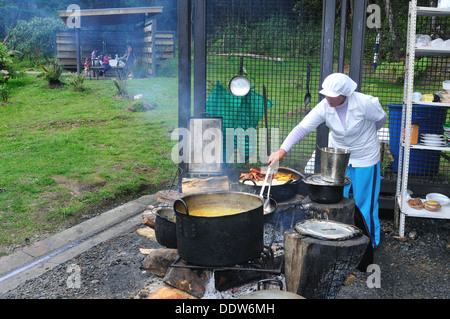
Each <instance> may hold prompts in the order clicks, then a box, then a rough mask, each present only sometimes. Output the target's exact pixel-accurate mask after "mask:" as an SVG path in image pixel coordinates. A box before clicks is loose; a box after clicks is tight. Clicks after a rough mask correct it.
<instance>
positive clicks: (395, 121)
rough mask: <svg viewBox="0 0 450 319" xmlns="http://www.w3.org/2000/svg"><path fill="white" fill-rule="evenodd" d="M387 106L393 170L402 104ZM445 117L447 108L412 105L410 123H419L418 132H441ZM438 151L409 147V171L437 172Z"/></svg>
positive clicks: (427, 173) (425, 173) (395, 167)
mask: <svg viewBox="0 0 450 319" xmlns="http://www.w3.org/2000/svg"><path fill="white" fill-rule="evenodd" d="M387 106H388V107H389V148H390V150H391V153H392V155H393V156H394V164H393V165H394V167H393V168H394V171H395V172H397V171H398V156H399V148H400V136H401V134H400V128H401V120H402V107H403V105H402V104H388V105H387ZM446 118H447V109H446V108H444V107H438V106H432V105H420V106H413V110H412V119H411V123H412V124H418V125H419V138H420V134H427V133H428V134H442V125H443V124H445V121H446ZM440 156H441V152H440V151H430V150H419V149H411V152H410V158H409V173H410V174H416V175H432V174H436V173H437V172H439V162H440Z"/></svg>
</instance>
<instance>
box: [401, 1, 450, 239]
mask: <svg viewBox="0 0 450 319" xmlns="http://www.w3.org/2000/svg"><path fill="white" fill-rule="evenodd" d="M420 16H427V17H450V9H439V8H429V7H418V6H417V0H411V1H410V3H409V19H408V39H407V45H406V52H407V53H406V74H405V84H404V92H403V110H402V121H401V123H402V124H401V139H400V141H403V142H401V143H400V150H399V163H398V165H399V166H398V172H399V174H398V179H397V190H396V206H395V218H396V220H398V218H399V222H400V223H399V235H400V236H402V237H403V236H404V232H405V222H406V217H421V218H441V219H449V218H450V205H445V206H442V207H441V209H440V210H438V211H436V212H430V211H428V210H425V209H421V210H417V209H414V208H411V207H410V206H409V205H408V203H407V200H408V198H407V196H402V195H401V194H406V193H407V189H408V173H409V161H410V151H411V149H420V150H436V151H444V152H450V147H448V146H445V147H437V146H436V147H434V146H425V145H420V144H417V145H415V144H414V145H411V126H412V125H411V124H412V112H413V106H414V105H427V106H429V105H433V106H436V107H439V108H442V107H444V108H450V103H437V102H413V101H412V93H413V87H414V61H415V57H416V55H417V56H419V55H420V56H444V57H450V48H449V49H446V48H445V49H442V48H439V49H436V48H427V47H420V48H417V47H416V46H415V40H416V23H417V17H420ZM399 213H400V216H398V214H399Z"/></svg>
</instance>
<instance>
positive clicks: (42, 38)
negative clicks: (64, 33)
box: [10, 17, 67, 62]
mask: <svg viewBox="0 0 450 319" xmlns="http://www.w3.org/2000/svg"><path fill="white" fill-rule="evenodd" d="M65 28H67V27H66V26H65V24H64V23H63V22H62V21H61V20H60V19H58V18H40V17H34V18H32V19H31V20H29V21H25V20H19V21H18V22H17V25H16V26H15V28H14V29H13V30H12V31H11V33H10V34H11V40H10V44H11V45H12V46H13V47H14V48H15V49H16V50H18V51H20V52H21V53H22V54H24V55H28V56H29V57H30V58H31V59H32V60H34V61H38V60H39V59H41V58H44V59H45V60H46V61H47V62H48V61H49V59H50V57H52V56H53V55H54V52H55V32H56V31H57V30H63V29H65Z"/></svg>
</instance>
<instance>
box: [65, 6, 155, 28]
mask: <svg viewBox="0 0 450 319" xmlns="http://www.w3.org/2000/svg"><path fill="white" fill-rule="evenodd" d="M162 11H163V7H160V6H158V7H136V8H107V9H88V10H80V12H79V13H80V18H81V20H80V22H81V27H82V28H83V27H86V26H95V25H115V24H130V23H138V22H141V21H143V19H144V18H146V17H151V16H154V15H156V14H158V13H161V12H162ZM58 13H59V17H60V18H61V20H63V22H64V23H66V21H67V19H68V18H69V17H71V16H72V15H74V12H70V11H69V12H67V11H59V12H58Z"/></svg>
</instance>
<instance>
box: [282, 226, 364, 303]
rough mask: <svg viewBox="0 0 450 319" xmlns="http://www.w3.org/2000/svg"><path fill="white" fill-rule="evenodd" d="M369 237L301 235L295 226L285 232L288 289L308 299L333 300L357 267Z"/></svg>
mask: <svg viewBox="0 0 450 319" xmlns="http://www.w3.org/2000/svg"><path fill="white" fill-rule="evenodd" d="M368 243H369V238H368V237H367V236H365V235H360V236H358V237H353V238H351V239H347V240H322V239H316V238H312V237H309V236H303V235H300V234H299V233H298V232H297V231H296V230H295V228H291V229H289V230H287V231H286V232H285V233H284V258H285V279H286V288H287V291H290V292H293V293H296V294H299V295H301V296H303V297H305V298H307V299H308V298H309V299H332V298H334V297H335V296H336V294H337V293H338V292H339V289H340V287H341V286H342V284H343V282H344V281H345V279H346V278H347V277H348V276H349V275H350V273H351V272H352V271H353V270H354V269H355V268H356V267H357V266H358V264H359V262H360V261H361V259H362V256H363V255H364V252H365V250H366V247H367V245H368Z"/></svg>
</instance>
